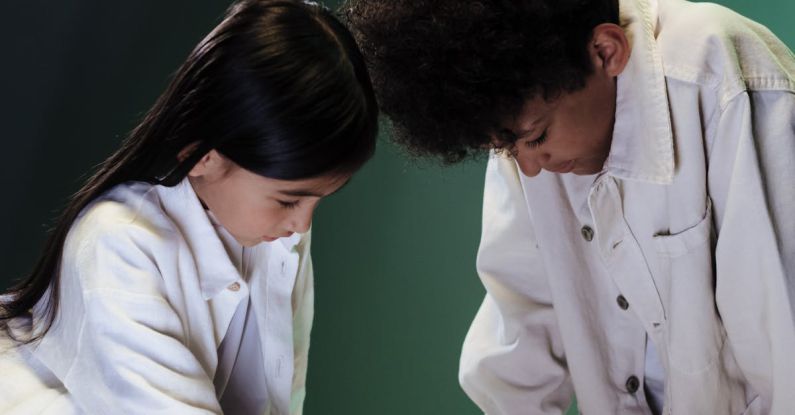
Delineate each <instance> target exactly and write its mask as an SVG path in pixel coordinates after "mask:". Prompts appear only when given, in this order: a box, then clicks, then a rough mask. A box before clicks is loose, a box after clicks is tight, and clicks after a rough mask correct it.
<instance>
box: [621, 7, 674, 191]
mask: <svg viewBox="0 0 795 415" xmlns="http://www.w3.org/2000/svg"><path fill="white" fill-rule="evenodd" d="M620 14H621V24H622V26H623V27H624V29H625V32H626V34H627V36H628V37H629V41H630V44H631V45H632V46H631V48H632V52H631V55H630V58H629V62H628V63H627V66H626V68H625V69H624V71H623V72H622V73H621V74H620V75H619V76H618V81H617V93H616V115H615V117H616V119H615V125H614V127H613V139H612V143H611V146H610V153H609V155H608V157H607V161H606V162H605V170H606V171H607V173H608V174H611V175H613V176H617V177H621V178H625V179H635V180H645V181H649V182H653V183H659V184H668V183H671V181H672V180H673V176H674V146H673V132H672V128H671V115H670V110H669V108H668V95H667V92H666V88H665V75H664V73H663V66H662V59H661V57H660V54H659V52H658V50H657V45H656V40H655V31H656V27H657V3H656V1H654V0H651V1H650V0H622V1H621V2H620Z"/></svg>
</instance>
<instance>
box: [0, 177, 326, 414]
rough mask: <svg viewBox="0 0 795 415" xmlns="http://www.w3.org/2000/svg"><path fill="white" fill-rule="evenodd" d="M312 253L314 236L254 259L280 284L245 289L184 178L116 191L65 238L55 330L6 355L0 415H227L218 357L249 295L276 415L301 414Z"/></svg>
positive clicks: (259, 282) (0, 361) (264, 281)
mask: <svg viewBox="0 0 795 415" xmlns="http://www.w3.org/2000/svg"><path fill="white" fill-rule="evenodd" d="M309 244H310V234H309V233H307V234H306V235H293V236H292V237H290V238H282V239H280V240H277V241H274V242H271V243H263V244H260V245H257V246H256V247H254V248H252V250H254V251H258V250H268V255H257V256H261V257H263V258H267V259H266V260H265V261H262V262H256V261H252V263H251V267H252V272H253V273H261V274H262V275H275V276H278V277H275V278H254V279H252V280H251V283H250V284H248V283H246V281H244V280H243V278H242V277H241V275H240V274H239V273H238V271H237V269H236V267H235V266H234V265H233V263H232V262H231V261H230V258H229V256H228V254H227V253H226V252H225V250H224V247H223V244H222V242H221V241H220V240H219V238H218V235H217V234H216V232H215V230H214V229H213V227H212V225H211V223H210V221H209V219H208V217H207V215H206V214H205V212H204V209H203V208H202V206H201V204H200V202H199V200H198V198H197V197H196V195H195V193H194V192H193V189H192V187H191V185H190V183H189V182H188V181H187V180H185V181H183V182H182V183H180V184H179V185H177V186H175V187H173V188H167V187H163V186H152V185H149V184H146V183H127V184H124V185H120V186H117V187H115V188H114V189H112V190H111V191H109V192H108V193H106V194H105V195H104V196H102V197H100V198H99V199H98V200H96V201H94V202H92V204H90V205H89V206H88V207H87V208H86V209H84V212H83V213H82V215H81V216H80V217H79V218H78V220H77V221H76V222H75V224H74V225H73V226H72V229H71V230H70V232H69V236H68V237H67V241H66V245H65V247H64V255H63V262H62V266H61V271H60V283H61V291H60V311H59V316H60V317H59V318H58V319H57V320H56V322H55V324H54V325H53V327H52V329H51V330H50V331H49V332H48V333H47V335H46V336H45V337H44V338H43V340H42V341H41V342H40V343H38V344H37V345H34V346H31V347H24V348H11V349H10V350H7V351H6V352H5V353H4V354H2V358H0V367H2V369H3V376H0V413H2V414H4V415H5V414H14V415H26V414H34V413H39V412H37V411H36V410H31V409H29V408H32V407H34V406H36V405H38V404H39V400H40V399H41V397H52V396H55V398H53V399H52V402H54V403H53V404H52V405H51V406H50V407H49V409H48V410H49V411H50V412H49V413H53V414H61V413H76V414H142V415H143V414H147V415H149V414H158V413H162V414H221V413H222V409H221V406H220V404H219V401H218V399H217V396H216V391H215V389H214V386H213V378H214V375H215V372H216V369H217V366H218V347H219V345H220V344H221V342H222V341H223V339H224V336H225V335H226V333H227V328H228V326H229V323H230V320H231V319H232V316H233V314H234V313H235V311H236V310H237V308H238V305H239V304H240V302H241V301H242V300H244V299H246V298H248V297H249V296H251V298H252V302H251V310H252V311H253V312H254V314H255V316H256V324H257V326H258V327H257V328H258V330H257V333H259V341H260V342H261V343H262V345H263V347H262V348H263V355H262V363H263V364H264V367H263V368H262V370H263V372H264V373H265V374H266V376H267V382H266V383H267V385H266V386H267V396H268V399H269V400H268V404H269V406H268V410H267V412H266V413H267V414H271V415H276V414H279V415H280V414H288V413H289V414H300V413H301V412H302V403H303V398H304V384H305V375H306V361H307V352H308V347H309V332H310V328H311V322H312V313H313V306H312V301H313V284H312V266H311V260H310V257H309ZM233 284H238V285H239V289H237V290H234V289H230V288H231V287H237V285H233ZM37 313H38V311H37V310H36V311H35V312H34V315H36V314H37ZM34 318H35V317H34ZM26 324H27V325H28V326H29V324H30V321H24V319H19V321H16V322H15V325H17V326H25V325H26ZM24 331H25V327H21V328H20V329H19V332H24ZM3 343H5V346H7V344H8V342H7V341H6V340H4V341H3ZM5 348H6V349H8V347H5ZM12 388H13V389H12ZM7 391H10V392H7Z"/></svg>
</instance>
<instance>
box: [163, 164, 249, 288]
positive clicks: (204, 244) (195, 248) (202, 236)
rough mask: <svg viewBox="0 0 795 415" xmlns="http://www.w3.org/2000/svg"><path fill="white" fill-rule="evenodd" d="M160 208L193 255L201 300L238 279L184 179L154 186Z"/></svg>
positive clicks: (190, 187)
mask: <svg viewBox="0 0 795 415" xmlns="http://www.w3.org/2000/svg"><path fill="white" fill-rule="evenodd" d="M156 188H157V191H158V194H159V196H160V201H161V203H162V205H163V209H164V210H165V211H166V214H168V216H169V218H171V220H172V221H173V222H174V224H175V225H176V226H177V228H179V231H180V233H181V234H182V236H183V237H184V238H185V242H186V243H187V245H188V249H190V251H191V253H192V254H193V259H194V261H195V263H196V268H197V273H198V275H199V284H200V286H201V290H202V296H203V297H204V299H205V300H208V299H210V298H212V297H214V296H215V295H216V294H218V293H219V292H221V291H222V290H223V289H225V288H226V287H227V286H229V284H232V283H233V282H235V281H237V280H239V279H240V272H239V271H238V270H237V267H235V265H234V264H233V263H232V260H231V259H230V258H229V255H228V254H227V252H226V250H225V249H224V245H223V242H222V241H221V239H220V237H219V236H218V233H217V232H216V231H215V228H213V225H212V223H211V222H210V218H209V217H208V216H207V213H206V212H205V211H204V207H203V206H202V204H201V202H200V201H199V198H198V196H196V193H195V192H194V191H193V186H191V184H190V182H189V181H188V179H187V178H185V179H183V180H182V181H181V182H179V183H178V184H177V185H176V186H174V187H165V186H156Z"/></svg>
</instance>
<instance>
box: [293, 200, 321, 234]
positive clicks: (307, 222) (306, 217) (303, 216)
mask: <svg viewBox="0 0 795 415" xmlns="http://www.w3.org/2000/svg"><path fill="white" fill-rule="evenodd" d="M314 212H315V206H309V207H306V208H305V209H298V210H296V212H295V214H294V215H293V216H291V217H290V222H289V223H288V226H287V228H288V230H289V231H290V232H295V233H306V232H308V231H309V228H310V227H311V226H312V215H313V214H314Z"/></svg>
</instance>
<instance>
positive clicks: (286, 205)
mask: <svg viewBox="0 0 795 415" xmlns="http://www.w3.org/2000/svg"><path fill="white" fill-rule="evenodd" d="M278 202H279V205H281V207H283V208H285V209H295V208H296V207H297V206H298V201H295V202H283V201H281V200H279V201H278Z"/></svg>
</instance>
